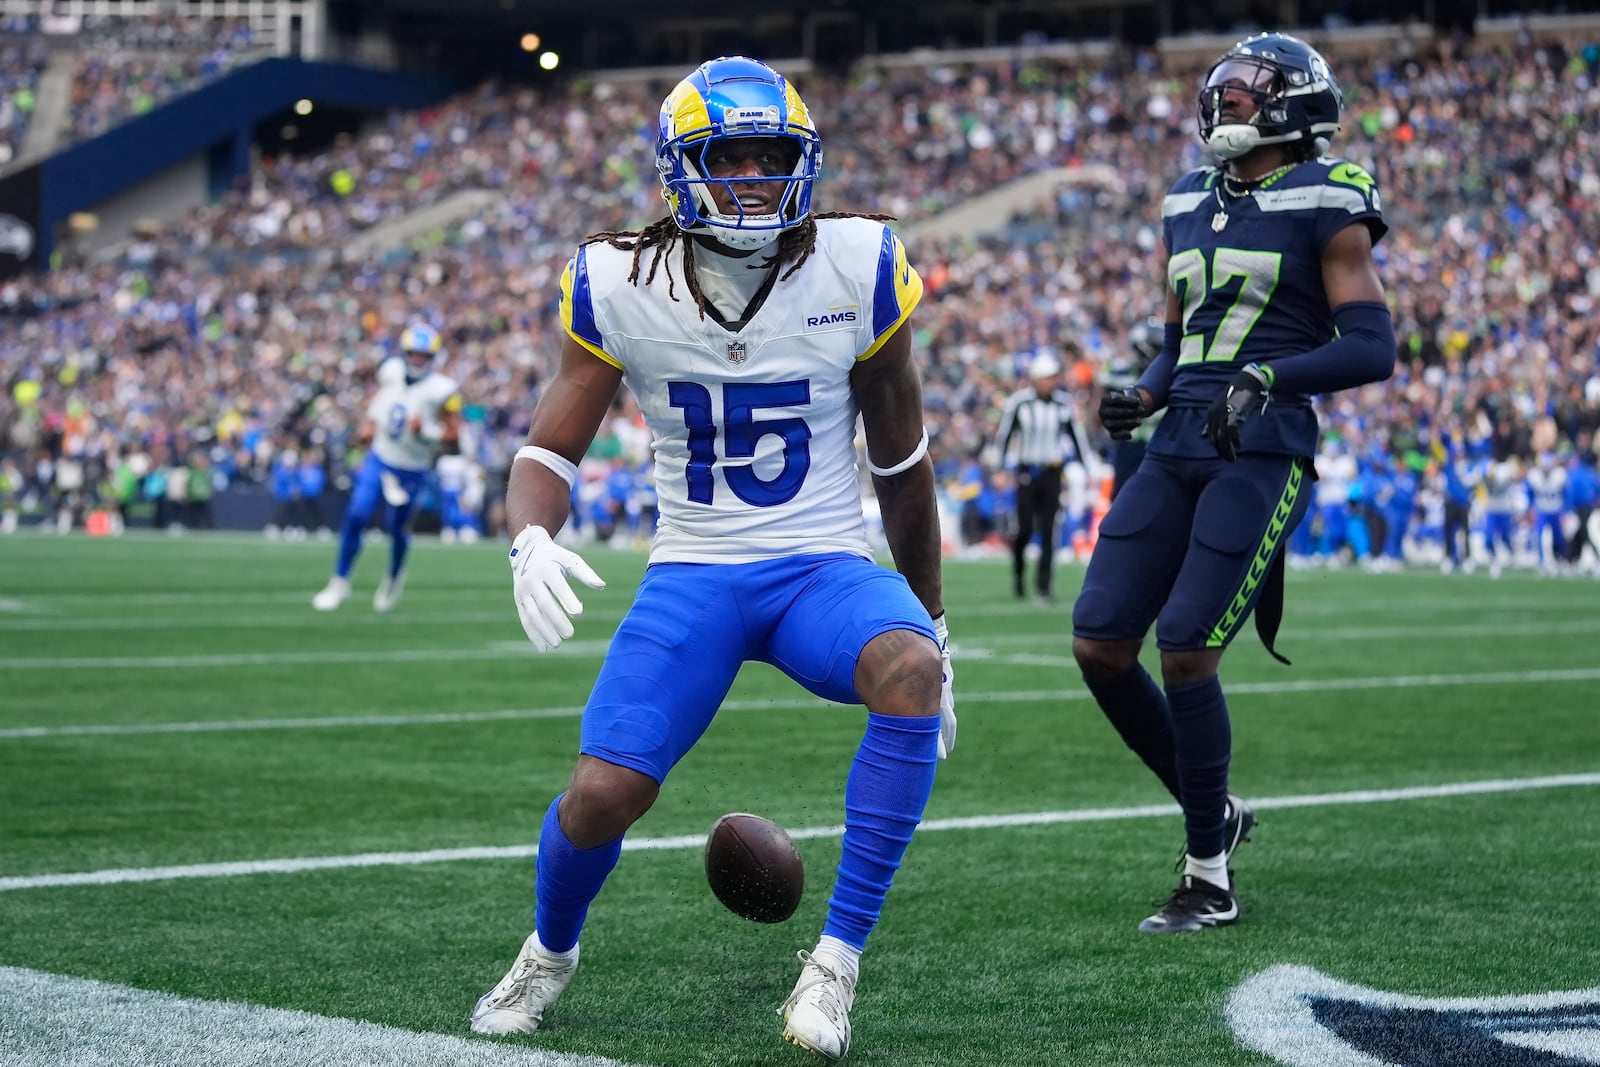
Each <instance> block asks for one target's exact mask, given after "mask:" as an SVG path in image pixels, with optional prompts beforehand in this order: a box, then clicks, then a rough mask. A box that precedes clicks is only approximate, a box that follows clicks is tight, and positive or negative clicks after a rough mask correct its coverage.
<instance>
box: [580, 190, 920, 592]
mask: <svg viewBox="0 0 1600 1067" xmlns="http://www.w3.org/2000/svg"><path fill="white" fill-rule="evenodd" d="M816 226H817V242H816V247H815V249H814V250H813V251H812V253H811V256H810V257H809V258H808V259H807V260H806V261H805V264H804V265H803V266H801V267H800V269H799V270H797V271H796V272H795V273H794V274H792V275H790V276H789V277H788V278H786V279H785V278H781V277H780V278H779V279H777V280H776V281H774V283H773V286H772V289H771V291H770V292H769V293H768V294H767V297H766V300H765V301H764V302H763V303H762V304H761V306H760V308H759V309H758V310H757V311H756V313H755V314H754V315H753V316H752V317H751V318H750V319H749V320H748V321H746V322H743V323H742V324H735V325H738V326H739V328H738V329H737V330H730V329H729V328H727V327H725V326H723V325H722V324H721V323H719V322H717V321H716V320H715V318H713V317H712V316H710V315H708V316H706V317H705V318H704V319H702V318H701V317H700V313H699V311H698V309H697V308H696V307H695V303H694V298H693V297H692V296H690V295H689V292H688V287H687V286H686V285H685V284H684V279H683V258H682V257H683V255H684V250H683V249H684V245H683V244H682V243H680V244H679V245H677V246H675V247H674V248H673V249H672V250H671V251H670V252H669V253H668V257H667V258H668V260H669V261H670V262H663V264H662V269H661V270H660V271H658V272H657V275H656V278H655V281H654V282H653V283H651V284H649V285H646V284H644V280H643V278H642V277H641V278H640V279H639V282H638V284H632V283H630V282H629V281H628V273H629V271H630V270H631V269H632V258H633V253H632V252H631V251H623V250H621V249H617V248H613V247H611V246H609V245H607V244H603V243H601V244H591V245H586V246H584V247H583V248H580V249H579V250H578V253H577V255H575V256H574V257H573V258H572V260H571V261H570V262H569V263H568V264H567V268H566V270H565V271H564V272H563V273H562V276H561V304H560V311H561V321H562V324H563V325H564V326H565V327H566V329H567V332H568V333H569V334H571V335H572V337H573V338H574V339H575V340H576V341H577V342H578V343H579V344H581V345H583V347H585V348H587V349H588V350H589V351H590V352H593V353H594V354H595V355H596V356H597V357H599V358H600V359H603V360H605V361H606V362H608V363H611V364H613V365H615V366H617V367H620V368H621V369H622V372H623V381H624V382H625V383H626V384H627V386H628V389H629V390H630V391H631V392H632V393H633V395H634V397H635V399H636V400H637V401H638V404H639V409H640V411H642V412H643V414H644V417H645V421H646V423H647V425H648V426H649V428H650V433H651V448H652V451H653V452H654V454H655V484H656V495H657V498H658V508H659V516H660V523H659V526H658V528H657V531H656V536H655V541H654V543H653V544H652V545H651V550H650V558H651V560H652V561H655V562H692V563H749V562H754V561H757V560H764V559H774V558H777V557H779V556H789V555H796V554H804V553H820V552H849V553H854V554H856V555H859V556H864V557H867V558H869V559H870V558H871V556H872V550H871V548H870V547H869V546H868V543H867V536H866V528H865V523H864V521H863V518H862V511H861V488H860V481H859V479H858V475H857V472H856V450H855V424H856V416H857V414H858V407H857V405H856V402H855V398H854V396H853V395H852V394H851V392H850V371H851V369H852V368H853V367H854V366H855V365H856V362H857V361H858V360H862V359H868V358H870V357H871V356H872V355H873V354H874V353H875V352H877V351H878V348H879V347H880V346H881V345H882V344H883V342H884V341H886V340H887V339H888V338H889V335H890V334H892V333H893V332H894V330H895V329H896V328H897V327H898V326H899V325H900V324H901V323H902V322H904V321H905V320H906V318H907V316H909V315H910V314H911V310H912V309H913V308H914V307H916V305H917V302H918V301H919V300H921V299H922V279H921V278H920V277H919V276H918V275H917V272H916V271H914V270H912V269H911V266H910V264H909V263H907V262H906V252H905V246H904V245H902V244H901V243H900V240H899V239H898V238H897V237H895V236H894V234H893V233H892V232H891V231H890V230H889V229H888V227H886V226H884V225H883V224H882V223H881V222H873V221H871V220H868V219H821V220H818V222H817V224H816ZM649 254H650V253H648V252H647V253H646V255H649ZM788 269H789V268H788V267H787V266H785V267H782V268H780V269H779V273H780V275H781V274H782V273H783V272H784V271H787V270H788ZM668 271H670V272H671V277H672V279H673V280H674V283H675V289H676V294H677V299H676V300H673V299H672V298H670V297H669V296H668V295H667V289H668V282H669V279H668V278H667V277H663V276H662V275H664V274H666V273H667V272H668ZM900 458H901V457H898V456H896V457H886V460H887V461H888V462H895V461H898V460H899V459H900Z"/></svg>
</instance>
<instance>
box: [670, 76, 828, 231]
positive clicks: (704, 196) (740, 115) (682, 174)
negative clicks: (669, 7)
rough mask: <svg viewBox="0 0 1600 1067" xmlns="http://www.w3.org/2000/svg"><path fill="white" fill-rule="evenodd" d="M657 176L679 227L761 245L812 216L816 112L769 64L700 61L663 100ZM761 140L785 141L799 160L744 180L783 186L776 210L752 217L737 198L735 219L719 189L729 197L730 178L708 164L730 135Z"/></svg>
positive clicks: (818, 149) (818, 157) (818, 151)
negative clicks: (720, 201) (721, 202)
mask: <svg viewBox="0 0 1600 1067" xmlns="http://www.w3.org/2000/svg"><path fill="white" fill-rule="evenodd" d="M657 134H658V136H657V139H656V172H657V174H659V175H660V177H661V195H662V198H663V199H664V200H666V202H667V206H668V207H669V208H670V209H671V211H672V218H673V221H675V222H676V223H677V224H678V226H679V228H680V229H682V230H684V231H685V232H689V233H702V234H707V235H709V236H712V237H714V238H716V239H717V240H718V241H720V242H721V243H723V244H725V245H727V246H728V247H730V248H739V249H757V248H763V247H765V246H766V245H768V244H770V243H771V242H772V241H774V240H776V239H777V238H778V237H779V236H780V235H781V234H782V233H783V232H784V231H785V230H788V229H792V228H793V227H795V226H798V225H799V224H800V223H801V222H802V221H804V220H805V218H806V216H807V215H809V214H810V213H811V192H812V187H813V186H814V185H815V183H816V180H817V174H818V172H819V170H820V168H821V166H822V141H821V139H819V138H818V137H817V131H816V129H815V128H814V127H813V126H812V124H811V111H810V109H809V108H807V107H806V105H805V101H803V100H801V99H800V94H799V93H798V92H797V91H796V90H795V88H794V86H793V85H791V84H790V83H789V81H788V79H786V78H785V77H784V76H783V75H781V74H779V73H778V72H777V71H775V70H773V69H772V68H771V67H769V66H767V65H766V64H765V63H761V62H758V61H757V60H754V59H746V58H744V57H742V56H724V57H723V58H721V59H713V60H711V61H709V62H706V63H702V64H701V65H700V66H699V67H697V68H696V69H695V71H694V72H693V73H692V74H690V75H689V76H688V77H687V78H685V79H683V81H681V82H679V83H678V84H677V86H676V87H675V88H674V89H673V90H672V92H671V93H669V94H667V98H666V99H665V100H663V101H662V102H661V115H660V118H659V121H658V126H657ZM737 137H761V138H767V139H772V140H777V141H779V142H782V143H783V144H784V147H785V148H786V149H787V150H788V153H787V154H788V155H789V156H792V157H793V158H794V160H795V163H794V168H793V170H792V171H791V172H790V173H788V174H777V175H770V176H766V177H757V178H743V177H741V178H740V179H739V181H740V183H741V184H743V183H745V182H747V181H748V182H772V183H781V184H782V190H781V194H780V195H779V196H778V198H777V210H776V211H774V212H772V213H771V214H754V213H748V212H746V211H745V210H744V208H742V207H739V205H738V201H737V198H732V199H734V207H735V209H736V211H737V213H736V214H727V213H724V212H722V211H721V210H720V209H719V208H718V206H717V202H716V200H715V198H714V197H713V195H712V193H713V189H714V188H715V187H718V186H720V187H723V188H725V189H727V190H728V192H730V193H731V192H732V188H731V183H730V180H729V179H727V178H714V177H711V175H710V168H709V167H708V166H707V163H706V159H707V157H708V153H709V150H710V149H711V147H712V146H713V145H716V144H717V143H718V142H720V141H723V140H725V139H728V138H737Z"/></svg>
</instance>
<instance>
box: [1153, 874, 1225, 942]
mask: <svg viewBox="0 0 1600 1067" xmlns="http://www.w3.org/2000/svg"><path fill="white" fill-rule="evenodd" d="M1230 878H1231V874H1230ZM1238 921H1239V896H1238V894H1237V893H1235V892H1234V891H1233V889H1232V888H1231V887H1230V888H1228V889H1223V888H1222V887H1221V886H1215V885H1212V884H1211V883H1210V882H1207V881H1204V880H1203V879H1200V878H1196V877H1195V876H1194V875H1192V874H1186V875H1184V876H1183V878H1182V879H1181V880H1180V881H1179V882H1178V888H1177V889H1174V890H1173V891H1172V895H1171V896H1170V897H1168V898H1167V899H1166V902H1165V903H1164V904H1162V905H1161V910H1160V911H1158V912H1156V913H1155V914H1154V915H1152V916H1150V918H1148V919H1146V920H1145V921H1144V922H1142V923H1140V924H1139V930H1140V932H1141V933H1146V934H1194V933H1199V932H1200V931H1201V930H1204V929H1206V928H1207V927H1210V926H1230V925H1232V924H1233V923H1236V922H1238Z"/></svg>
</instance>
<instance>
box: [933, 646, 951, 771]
mask: <svg viewBox="0 0 1600 1067" xmlns="http://www.w3.org/2000/svg"><path fill="white" fill-rule="evenodd" d="M933 635H934V637H936V638H937V639H938V641H939V656H940V657H941V658H942V659H943V660H944V688H943V689H941V690H940V691H939V758H940V759H947V758H949V756H950V753H951V752H952V751H953V750H954V749H955V747H956V691H955V681H956V669H955V668H954V667H952V666H950V627H949V626H948V625H946V624H945V621H944V615H942V614H941V615H940V616H939V617H938V618H937V619H934V620H933Z"/></svg>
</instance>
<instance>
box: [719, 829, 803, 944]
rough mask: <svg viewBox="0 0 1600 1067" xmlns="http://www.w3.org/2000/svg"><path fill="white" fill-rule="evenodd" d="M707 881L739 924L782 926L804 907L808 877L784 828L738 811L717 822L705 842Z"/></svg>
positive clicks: (797, 852) (797, 850)
mask: <svg viewBox="0 0 1600 1067" xmlns="http://www.w3.org/2000/svg"><path fill="white" fill-rule="evenodd" d="M706 881H708V882H710V883H711V892H713V893H715V894H716V897H717V899H718V900H720V901H722V903H723V905H724V906H725V907H726V908H727V909H728V910H729V911H731V912H733V913H734V914H735V915H737V916H739V917H740V918H743V919H749V920H750V921H752V922H758V923H781V922H783V920H785V919H787V918H788V917H789V916H791V915H793V914H794V911H795V909H796V908H798V907H799V906H800V896H801V894H802V893H804V892H805V887H806V871H805V864H804V863H803V862H802V861H801V859H800V850H799V849H797V848H795V847H794V841H793V840H792V839H791V838H790V837H789V835H788V834H787V833H785V832H784V829H783V827H781V826H779V825H778V824H777V823H775V822H773V821H772V820H770V819H763V818H762V817H761V816H759V815H751V814H749V813H748V812H742V811H736V812H733V813H732V814H729V815H724V816H723V817H722V818H720V819H718V820H717V823H716V825H715V826H713V827H712V828H711V833H710V835H709V836H708V837H707V838H706Z"/></svg>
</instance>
